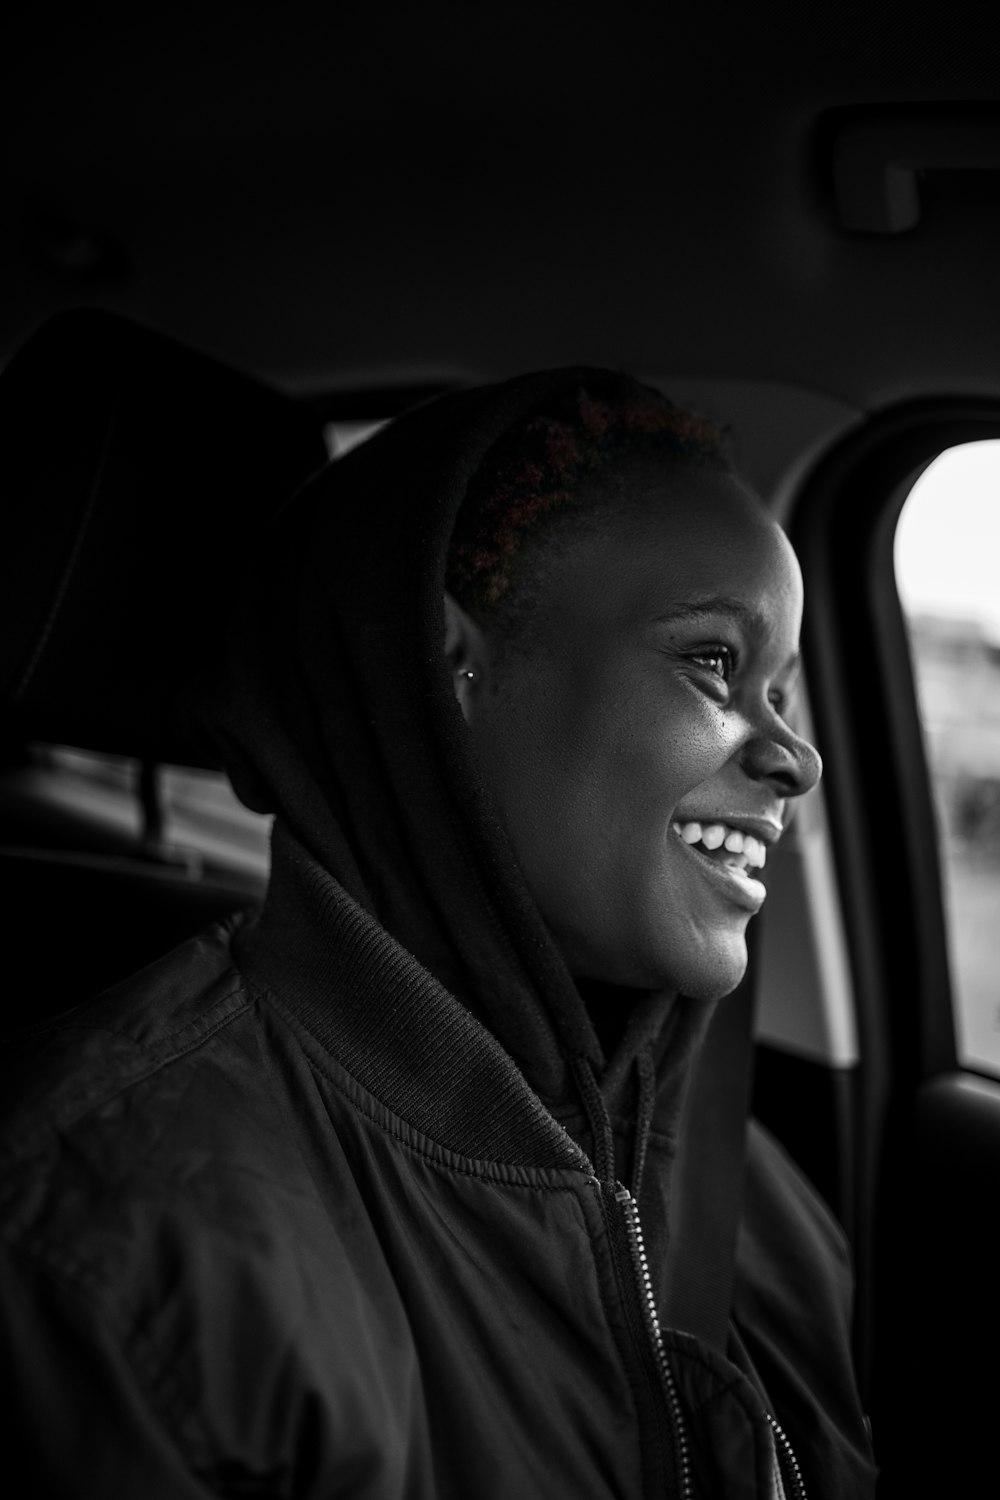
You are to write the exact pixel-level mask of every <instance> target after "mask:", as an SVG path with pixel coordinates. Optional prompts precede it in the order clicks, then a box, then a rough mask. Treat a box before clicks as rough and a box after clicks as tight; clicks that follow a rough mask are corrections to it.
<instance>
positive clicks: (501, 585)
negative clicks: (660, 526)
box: [445, 372, 734, 638]
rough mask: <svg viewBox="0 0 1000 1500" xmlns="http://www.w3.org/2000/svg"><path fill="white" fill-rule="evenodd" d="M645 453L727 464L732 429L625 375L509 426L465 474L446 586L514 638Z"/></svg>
mask: <svg viewBox="0 0 1000 1500" xmlns="http://www.w3.org/2000/svg"><path fill="white" fill-rule="evenodd" d="M640 460H644V461H645V460H652V461H653V462H660V463H662V464H663V465H664V466H665V467H667V466H670V467H673V468H677V467H684V466H688V465H690V466H692V467H697V468H712V469H717V470H721V471H724V472H729V473H732V472H733V471H734V465H733V457H732V452H731V448H730V443H729V437H728V434H727V432H726V431H725V430H724V429H722V428H720V427H718V426H717V425H716V424H715V423H713V422H711V421H709V420H708V419H707V418H705V417H702V416H699V415H698V414H697V413H695V412H692V411H689V410H686V409H685V408H683V407H679V406H675V405H674V404H673V403H672V402H670V401H668V400H667V398H666V397H665V396H663V395H661V393H660V392H659V391H657V390H654V389H653V388H652V387H650V386H645V385H641V384H640V383H639V382H638V381H636V380H633V379H632V378H631V377H629V376H627V375H619V374H615V373H613V372H606V373H600V372H597V373H595V374H594V375H588V377H587V379H586V382H585V383H584V384H581V385H580V386H578V387H577V388H576V389H573V390H570V391H568V392H567V393H565V394H563V395H562V396H560V398H559V399H558V401H556V402H554V403H553V404H552V405H551V406H550V407H548V408H546V409H544V410H542V411H536V412H534V413H533V414H532V415H531V417H530V418H528V419H527V420H525V421H523V422H522V423H520V424H516V425H515V426H514V427H512V428H510V429H508V431H507V432H505V433H504V435H503V436H502V437H501V438H500V439H499V440H498V441H497V442H496V443H495V444H494V445H493V446H492V448H490V449H489V450H488V451H487V453H486V455H485V456H484V459H483V461H482V463H481V465H480V466H479V468H478V469H477V471H476V472H475V474H474V475H473V477H472V480H471V481H470V484H469V488H468V491H467V493H466V496H465V499H464V501H463V504H462V507H461V509H460V511H459V514H458V518H457V520H456V523H455V528H454V531H453V533H452V539H451V545H450V548H449V552H448V560H447V567H446V574H445V586H446V587H447V589H448V591H449V593H450V594H451V595H452V597H453V598H454V599H455V600H456V601H457V602H458V603H459V604H460V605H461V606H462V608H463V609H465V610H466V611H467V612H468V613H469V614H470V615H471V616H472V618H473V619H475V620H476V621H478V623H479V624H481V625H483V626H484V627H486V628H489V629H491V631H494V632H495V633H496V634H497V635H499V636H501V637H507V638H511V637H513V636H514V635H515V634H516V633H517V631H518V628H519V626H520V625H521V624H523V623H524V621H525V620H526V618H527V617H528V615H529V614H530V613H531V612H532V606H533V604H535V603H537V595H538V588H539V583H540V578H541V576H542V574H543V573H544V561H545V559H546V558H547V557H548V556H550V555H551V554H553V553H554V552H555V551H557V550H558V549H559V547H560V545H561V544H564V543H565V542H566V541H567V540H569V539H571V538H572V537H573V536H575V535H578V534H580V533H582V532H583V531H585V530H588V529H590V528H591V527H593V526H594V525H595V524H598V523H599V522H600V521H601V520H603V519H605V518H606V517H607V515H608V514H609V513H610V512H612V511H614V510H620V509H622V507H623V505H625V504H627V496H626V494H625V486H624V484H623V478H624V476H626V475H627V473H628V471H629V470H630V468H631V467H632V466H633V465H634V464H635V463H636V462H637V461H640Z"/></svg>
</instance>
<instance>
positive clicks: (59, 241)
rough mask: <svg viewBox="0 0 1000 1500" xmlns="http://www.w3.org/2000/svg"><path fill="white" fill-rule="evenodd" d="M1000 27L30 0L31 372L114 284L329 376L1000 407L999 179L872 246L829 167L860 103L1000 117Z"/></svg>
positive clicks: (197, 324) (182, 323)
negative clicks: (636, 376) (706, 380)
mask: <svg viewBox="0 0 1000 1500" xmlns="http://www.w3.org/2000/svg"><path fill="white" fill-rule="evenodd" d="M993 11H994V8H993V7H992V6H991V5H989V4H982V3H980V4H973V3H970V0H957V3H953V4H950V5H948V6H940V7H930V6H926V7H922V6H914V5H912V4H896V3H893V4H873V3H872V0H867V3H859V0H847V3H844V0H839V3H837V4H836V5H835V4H833V3H829V0H820V3H813V4H810V5H808V6H804V5H802V4H796V5H790V4H785V3H783V4H775V5H769V6H766V7H757V6H749V5H734V6H731V7H726V6H717V5H716V6H706V5H703V6H701V7H697V8H695V7H691V8H680V7H674V6H670V5H667V4H663V3H658V4H654V3H643V0H633V3H622V4H620V5H619V6H617V7H611V6H609V5H607V4H606V3H601V4H595V3H592V0H583V3H580V0H576V3H573V0H559V3H525V0H508V3H505V4H503V5H499V4H490V5H486V4H479V5H475V6H473V5H470V4H468V3H466V4H463V5H456V4H450V5H442V4H419V5H417V4H410V5H399V4H396V5H391V6H380V7H371V8H370V10H366V12H365V14H364V15H362V14H359V13H358V12H357V11H352V9H350V8H348V7H341V6H330V5H327V6H325V7H323V8H321V9H320V8H318V7H314V6H313V7H306V6H302V5H300V4H299V5H297V4H280V5H279V4H275V3H262V0H256V3H252V4H246V3H241V4H226V5H219V6H214V7H211V8H208V7H196V6H192V7H190V9H187V8H181V7H178V6H175V5H171V6H165V5H162V4H158V3H153V4H150V5H147V6H145V7H135V8H131V9H130V10H129V11H128V12H127V14H126V15H124V16H123V18H121V19H118V20H112V19H109V18H108V17H104V18H103V19H101V18H98V19H96V20H95V19H93V18H92V17H90V16H87V15H85V14H84V12H83V11H82V10H80V9H74V10H73V12H72V13H70V14H68V15H66V16H63V17H60V16H58V15H56V14H55V13H54V12H53V11H52V10H51V8H49V7H44V6H35V7H31V9H30V11H28V12H26V13H25V14H24V15H22V16H20V17H19V18H17V19H15V20H11V19H9V18H8V20H7V22H6V23H5V30H6V32H7V39H6V42H5V44H4V45H3V46H2V48H0V79H2V98H3V104H2V106H0V108H2V118H3V120H4V135H5V141H6V151H5V160H4V165H3V174H4V182H3V193H2V198H0V245H2V265H3V277H2V282H0V360H3V359H6V358H7V357H8V356H9V354H10V353H11V352H13V350H14V349H15V348H16V347H17V346H18V345H19V344H20V343H21V342H22V341H23V339H24V338H25V337H26V336H27V334H28V333H29V332H30V331H31V330H32V328H34V327H35V326H36V325H37V324H38V323H39V322H40V321H41V320H42V319H43V318H44V317H45V316H46V315H47V314H48V313H49V312H50V311H52V310H54V309H56V308H58V307H62V306H67V305H72V304H78V303H81V302H83V303H91V304H96V305H100V306H106V307H111V308H114V309H117V310H119V311H122V312H125V313H128V314H130V315H132V316H133V317H136V318H138V319H140V320H141V321H143V322H146V323H148V324H150V325H152V326H153V327H156V328H160V329H162V330H164V331H167V332H170V333H172V334H173V335H174V336H176V337H178V338H180V339H183V340H185V341H187V342H189V343H191V344H194V345H195V346H197V347H200V348H202V349H205V350H207V351H209V352H212V353H214V354H217V355H219V356H221V357H223V358H225V359H227V360H229V361H231V362H233V363H235V364H237V365H239V366H240V367H242V368H244V369H246V370H249V371H252V372H255V373H257V374H259V375H261V376H264V377H267V378H270V379H271V380H274V381H276V382H278V383H280V384H282V385H284V386H286V387H288V388H291V389H295V390H299V391H303V392H305V391H309V392H319V391H331V390H338V389H340V390H344V389H346V390H352V391H357V390H358V389H364V388H365V387H370V386H371V387H379V386H387V385H399V384H409V385H412V386H414V387H419V386H420V385H421V384H423V383H427V384H429V385H433V384H435V383H442V382H448V381H451V380H454V379H456V378H459V379H461V378H468V377H470V376H471V377H478V376H496V375H503V374H505V373H511V372H515V371H517V370H521V369H527V368H533V367H539V366H545V365H553V364H562V363H569V362H578V361H579V362H586V363H597V364H609V365H615V366H619V365H621V366H624V367H626V368H628V369H630V370H633V371H635V372H636V373H640V374H647V375H656V374H657V373H661V374H665V373H668V372H669V373H676V372H684V373H685V374H687V375H690V376H691V377H693V378H695V379H697V378H698V377H708V376H718V375H727V376H729V377H732V378H736V379H741V380H768V381H781V382H793V383H795V384H798V385H799V386H803V387H811V388H813V389H815V390H819V391H824V392H826V393H828V394H829V395H830V396H832V397H835V398H836V399H837V400H838V401H840V402H843V403H846V404H847V405H849V406H851V407H861V408H867V409H871V408H874V407H880V406H884V405H885V404H887V403H890V402H893V401H896V400H899V399H904V398H907V397H912V396H919V395H922V394H928V393H932V392H941V391H949V390H952V391H964V392H968V393H970V394H986V393H994V394H997V393H1000V361H998V359H997V352H998V351H997V333H998V331H1000V276H998V274H997V267H998V266H1000V190H998V182H1000V174H998V173H997V172H976V173H970V172H965V173H960V174H955V173H950V174H931V176H930V177H928V178H927V179H926V180H925V181H924V182H923V183H922V184H921V198H922V208H923V212H922V216H921V219H920V222H919V223H918V224H917V226H916V227H915V228H913V229H911V230H908V231H905V232H903V233H899V234H864V233H857V232H850V231H847V230H845V229H844V228H843V227H842V225H841V223H840V221H839V218H838V212H837V206H836V202H835V197H834V192H833V181H832V172H831V166H830V153H831V146H832V141H833V140H834V138H835V136H836V131H837V127H838V124H842V123H843V121H844V119H853V118H854V117H855V114H858V115H860V116H866V115H867V114H868V113H870V112H879V111H881V112H883V113H884V112H885V111H886V110H888V111H890V112H891V111H893V110H898V109H900V108H901V107H904V106H905V107H907V108H911V109H912V108H914V107H916V108H917V109H918V110H919V111H921V112H922V113H924V114H928V113H929V114H930V115H931V116H934V114H935V111H937V112H938V113H939V114H940V113H941V111H942V107H943V109H944V114H947V112H948V110H949V109H950V108H952V107H953V106H957V107H959V108H961V107H962V106H966V107H968V106H969V105H970V104H972V103H976V102H977V101H978V102H979V103H980V104H982V103H985V105H986V107H987V109H988V110H992V111H994V112H995V118H996V119H997V120H1000V110H998V108H997V102H996V101H997V98H998V90H997V76H998V75H997V56H998V53H997V49H996V45H995V41H996V32H997V23H996V20H995V18H994V19H993V20H992V21H991V18H990V17H991V13H993ZM994 14H995V13H994ZM831 111H835V112H836V111H846V112H847V113H846V115H844V114H836V113H835V114H833V115H831V113H830V112H831ZM932 179H933V180H932Z"/></svg>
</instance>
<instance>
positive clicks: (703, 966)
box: [664, 932, 748, 1002]
mask: <svg viewBox="0 0 1000 1500" xmlns="http://www.w3.org/2000/svg"><path fill="white" fill-rule="evenodd" d="M747 961H748V954H747V944H746V936H745V933H743V932H740V933H738V934H737V933H727V934H726V935H725V936H724V937H720V938H718V939H717V940H716V941H715V942H713V943H712V944H710V945H706V946H704V947H699V948H698V949H697V950H696V951H695V952H692V953H685V954H683V955H680V956H679V955H678V954H677V953H674V954H673V955H671V962H670V964H669V969H670V977H669V978H668V979H666V980H665V981H664V987H666V985H669V987H670V988H672V989H674V990H676V991H677V993H678V994H681V995H686V996H687V998H688V999H689V1000H703V1001H705V1002H711V1001H715V1000H723V999H724V998H725V997H726V995H731V994H732V992H733V990H735V989H736V987H737V986H738V985H739V983H740V981H741V980H742V979H743V976H744V975H745V974H746V971H747Z"/></svg>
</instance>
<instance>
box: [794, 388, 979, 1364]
mask: <svg viewBox="0 0 1000 1500" xmlns="http://www.w3.org/2000/svg"><path fill="white" fill-rule="evenodd" d="M997 437H1000V401H997V400H991V399H989V398H982V397H968V398H955V397H951V398H941V399H926V400H920V401H912V402H907V403H902V404H900V405H898V406H896V407H893V408H890V409H887V410H885V411H883V412H881V413H879V414H877V415H875V416H873V417H871V418H870V419H869V420H868V422H866V423H865V424H864V425H863V426H862V427H860V428H857V429H855V430H854V431H853V432H851V433H850V434H848V435H847V436H846V437H845V438H844V439H842V440H841V442H840V443H839V444H838V445H837V446H836V447H835V448H834V449H833V450H831V451H830V453H829V454H828V455H827V456H826V457H825V458H824V459H823V460H822V461H821V462H820V464H819V465H817V467H816V468H815V469H814V470H813V472H812V473H811V475H810V476H809V477H808V478H807V480H806V482H805V483H804V484H803V486H802V488H801V490H800V492H799V495H798V497H797V499H796V502H795V504H794V507H793V509H792V511H791V514H790V517H789V519H788V522H787V527H788V531H789V534H790V536H791V539H792V542H793V544H794V546H795V548H796V551H797V552H798V555H799V558H800V560H801V563H802V570H803V576H804V580H805V591H806V613H805V619H804V622H803V656H804V661H805V668H806V678H807V681H808V683H809V686H810V700H811V706H812V712H813V716H814V720H815V726H816V733H817V740H818V743H819V747H820V749H821V751H822V753H823V756H824V762H825V771H824V792H825V799H826V805H827V809H828V814H829V824H830V837H831V845H832V853H833V860H834V867H835V871H836V876H837V884H838V889H839V892H840V899H841V904H842V915H843V922H844V927H845V931H846V933H847V939H848V950H849V962H850V966H851V972H852V983H853V989H854V994H855V1000H856V1005H857V1018H856V1019H857V1031H858V1042H859V1052H860V1066H859V1069H858V1075H859V1076H858V1080H857V1087H856V1089H855V1091H854V1094H853V1108H854V1111H855V1117H854V1120H853V1121H852V1129H851V1130H850V1138H851V1140H852V1141H853V1142H854V1143H855V1144H854V1150H855V1159H854V1161H853V1162H852V1163H851V1168H850V1181H851V1182H852V1184H853V1191H854V1200H855V1201H854V1203H853V1204H852V1205H851V1214H850V1218H851V1222H852V1229H853V1240H854V1254H855V1266H856V1271H857V1276H858V1297H857V1307H856V1352H857V1358H858V1364H859V1370H860V1375H861V1380H862V1386H863V1388H864V1387H867V1386H868V1385H869V1383H870V1381H871V1379H872V1378H873V1376H872V1366H873V1363H875V1362H877V1351H876V1345H877V1344H878V1343H880V1342H882V1343H883V1344H884V1342H885V1340H884V1336H883V1335H881V1334H880V1333H879V1332H878V1329H879V1326H880V1318H881V1314H880V1310H879V1308H878V1306H877V1304H878V1287H879V1286H880V1285H881V1284H884V1281H885V1277H886V1275H887V1274H888V1273H887V1272H886V1270H885V1269H884V1264H885V1261H886V1258H887V1256H889V1257H891V1255H892V1254H894V1253H895V1252H896V1251H897V1250H898V1249H899V1242H898V1238H897V1234H896V1231H895V1229H894V1228H892V1227H891V1219H892V1215H893V1213H894V1212H895V1207H894V1205H896V1204H897V1203H898V1201H899V1198H898V1194H899V1193H902V1192H903V1191H904V1189H903V1188H902V1186H901V1185H900V1184H901V1183H902V1181H903V1179H904V1178H905V1177H906V1170H908V1168H909V1164H910V1162H911V1161H912V1159H913V1150H912V1140H913V1130H914V1121H915V1119H916V1113H917V1110H918V1104H919V1096H920V1094H921V1091H922V1090H926V1089H927V1088H928V1087H929V1086H930V1085H932V1084H933V1082H934V1081H935V1080H942V1079H946V1078H948V1077H950V1076H953V1077H958V1076H960V1075H965V1076H969V1075H973V1076H975V1077H976V1078H977V1079H980V1078H982V1077H983V1076H984V1075H981V1074H978V1073H974V1070H971V1069H968V1068H961V1069H960V1065H959V1063H958V1059H957V1052H956V1042H955V1021H954V1014H955V1012H954V997H953V995H952V988H951V972H950V968H949V958H948V937H947V930H946V924H945V914H944V901H943V890H942V872H941V867H940V860H939V857H938V848H937V841H936V839H935V838H931V837H928V830H929V829H932V828H934V827H935V822H934V811H933V804H932V791H931V784H930V772H929V767H928V763H927V757H926V752H925V745H924V737H923V731H922V726H921V722H920V717H919V712H918V708H917V700H916V689H915V682H914V674H913V667H912V661H911V655H910V644H909V635H908V627H907V623H906V619H905V615H904V612H903V608H902V605H901V602H900V599H899V595H898V590H897V586H896V578H895V568H894V558H893V543H894V537H895V530H896V524H897V521H898V518H899V515H900V512H901V510H902V507H903V505H904V504H905V501H906V499H907V497H908V495H909V493H910V490H911V488H912V486H913V484H914V483H915V481H916V479H917V477H918V476H919V474H920V473H921V472H922V470H923V469H924V468H925V467H926V466H927V464H929V463H930V462H931V461H932V460H933V459H934V458H935V457H937V455H938V454H939V453H941V452H943V451H944V450H945V449H947V448H950V447H954V446H956V445H958V444H960V443H967V442H976V441H980V440H982V439H995V438H997ZM900 852H902V858H900ZM991 1082H992V1084H993V1085H994V1086H996V1080H995V1079H992V1080H991ZM901 1168H903V1169H905V1170H901ZM887 1247H893V1248H892V1249H889V1248H887ZM880 1266H881V1267H883V1269H882V1271H881V1273H880V1269H879V1268H880ZM883 1301H885V1298H884V1296H883Z"/></svg>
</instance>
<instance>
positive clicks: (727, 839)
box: [674, 823, 767, 870]
mask: <svg viewBox="0 0 1000 1500" xmlns="http://www.w3.org/2000/svg"><path fill="white" fill-rule="evenodd" d="M674 831H675V833H678V834H679V835H680V837H681V838H682V839H683V840H684V842H685V844H704V846H705V848H706V849H721V848H722V846H723V844H724V845H725V847H726V851H727V853H729V854H737V855H739V854H741V855H742V856H743V860H744V862H745V864H746V865H748V866H749V867H750V868H751V869H754V870H762V869H763V868H764V865H765V864H766V862H767V848H766V846H765V844H764V842H763V840H762V839H757V838H754V836H753V834H752V833H744V832H743V830H742V829H740V828H730V827H729V826H727V825H726V824H724V823H704V824H703V823H675V824H674ZM732 868H733V869H738V868H739V866H737V865H733V866H732Z"/></svg>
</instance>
